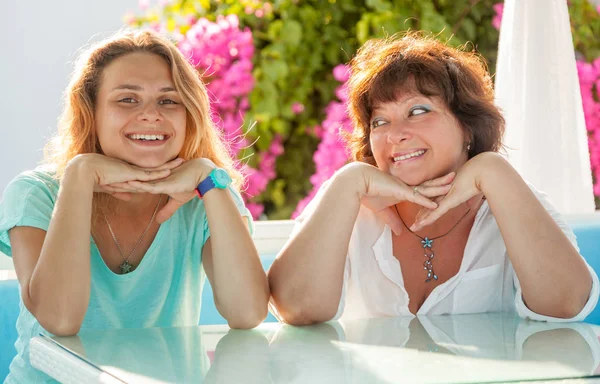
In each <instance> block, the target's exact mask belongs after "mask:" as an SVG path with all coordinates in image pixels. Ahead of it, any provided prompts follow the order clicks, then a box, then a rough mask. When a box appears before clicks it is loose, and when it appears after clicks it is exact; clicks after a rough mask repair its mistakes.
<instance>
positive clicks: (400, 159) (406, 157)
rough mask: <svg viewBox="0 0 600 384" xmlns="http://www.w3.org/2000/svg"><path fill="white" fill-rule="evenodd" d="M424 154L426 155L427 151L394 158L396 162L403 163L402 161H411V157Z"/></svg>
mask: <svg viewBox="0 0 600 384" xmlns="http://www.w3.org/2000/svg"><path fill="white" fill-rule="evenodd" d="M424 153H425V150H423V149H422V150H420V151H417V152H413V153H409V154H407V155H402V156H398V157H394V161H402V160H406V159H410V158H411V157H416V156H421V155H422V154H424Z"/></svg>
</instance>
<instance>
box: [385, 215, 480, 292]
mask: <svg viewBox="0 0 600 384" xmlns="http://www.w3.org/2000/svg"><path fill="white" fill-rule="evenodd" d="M394 208H396V213H397V214H398V218H399V219H400V221H401V222H402V225H404V228H406V229H408V232H410V233H412V234H413V235H415V236H416V237H418V238H419V239H421V245H422V246H423V252H424V256H425V261H424V262H423V269H424V270H425V271H426V272H427V278H426V279H425V282H426V283H428V282H430V281H431V280H432V279H433V280H437V279H438V276H437V275H436V274H435V272H434V271H433V263H432V261H433V257H434V253H433V241H434V240H437V239H439V238H441V237H444V236H446V235H447V234H449V233H450V232H452V230H454V228H456V227H457V226H458V224H460V222H461V221H463V219H464V218H465V217H467V215H468V214H469V212H471V208H469V209H467V212H465V214H464V215H462V217H461V218H460V219H459V220H458V221H457V222H456V224H454V225H453V226H452V228H450V229H449V230H448V232H446V233H444V234H443V235H439V236H436V237H432V238H431V239H430V238H429V237H427V236H425V237H421V236H419V235H417V234H416V233H414V232H413V231H411V230H410V228H408V226H407V225H406V223H405V222H404V220H402V216H400V212H399V211H398V207H397V206H396V205H394ZM427 248H429V253H428V252H427Z"/></svg>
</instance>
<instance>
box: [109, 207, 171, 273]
mask: <svg viewBox="0 0 600 384" xmlns="http://www.w3.org/2000/svg"><path fill="white" fill-rule="evenodd" d="M161 201H162V196H161V197H160V198H159V199H158V203H156V207H155V208H154V213H153V214H152V218H151V219H150V222H149V223H148V225H147V226H146V229H144V232H143V233H142V236H140V238H139V239H138V241H137V243H135V245H134V246H133V249H132V250H131V252H129V255H128V256H127V257H125V253H124V252H123V250H122V249H121V246H120V245H119V242H118V241H117V237H116V236H115V233H114V232H113V229H112V227H111V226H110V223H109V222H108V217H106V213H104V211H102V215H103V216H104V220H105V221H106V225H107V226H108V230H109V231H110V234H111V235H112V238H113V240H114V242H115V245H116V246H117V249H118V250H119V252H120V253H121V257H122V258H123V263H121V265H119V269H120V270H121V274H122V275H124V274H126V273H129V272H131V271H132V270H131V269H132V268H133V265H131V264H129V259H130V258H131V255H133V253H134V252H135V250H136V248H137V247H138V245H140V243H141V242H142V239H143V238H144V236H146V232H148V229H150V225H151V224H152V222H153V221H154V217H155V216H156V212H158V207H159V206H160V202H161Z"/></svg>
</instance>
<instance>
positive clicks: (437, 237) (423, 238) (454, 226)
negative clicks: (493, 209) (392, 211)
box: [394, 205, 471, 241]
mask: <svg viewBox="0 0 600 384" xmlns="http://www.w3.org/2000/svg"><path fill="white" fill-rule="evenodd" d="M394 208H396V213H397V214H398V218H399V219H400V221H401V222H402V225H404V228H406V229H408V232H410V233H412V234H413V235H415V236H417V237H418V238H419V239H421V240H425V239H429V238H428V237H427V236H425V237H421V236H419V235H417V234H416V233H414V232H413V231H411V230H410V228H408V226H407V225H406V224H405V223H404V220H402V216H400V212H398V207H397V206H396V205H394ZM469 212H471V208H469V209H467V212H465V214H464V215H462V217H461V218H460V219H458V221H457V222H456V224H454V225H453V226H452V228H450V229H449V230H448V232H446V233H444V234H443V235H439V236H436V237H432V238H431V239H429V240H431V241H433V240H436V239H439V238H441V237H444V236H446V235H447V234H449V233H450V232H452V230H453V229H454V228H456V227H457V226H458V224H460V222H461V221H462V220H463V219H464V218H465V217H466V216H467V215H468V214H469Z"/></svg>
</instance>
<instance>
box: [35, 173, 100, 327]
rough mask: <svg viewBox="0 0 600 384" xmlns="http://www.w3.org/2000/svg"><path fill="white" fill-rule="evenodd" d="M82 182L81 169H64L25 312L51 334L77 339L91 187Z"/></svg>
mask: <svg viewBox="0 0 600 384" xmlns="http://www.w3.org/2000/svg"><path fill="white" fill-rule="evenodd" d="M85 178H86V176H85V170H84V169H82V167H79V166H77V165H75V166H73V167H71V166H70V167H69V168H68V169H67V172H66V174H65V176H64V179H63V181H62V183H61V187H60V190H59V193H58V198H57V202H56V205H55V208H54V212H53V216H52V219H51V221H50V226H49V228H48V231H47V234H46V237H45V239H44V244H43V246H42V249H41V252H40V256H39V259H38V262H37V264H36V266H35V268H34V270H33V273H32V275H31V279H30V280H29V282H28V288H29V289H28V290H27V293H28V297H27V299H28V301H29V306H28V308H30V309H32V313H33V315H34V316H35V317H36V318H37V319H38V321H39V322H40V324H41V325H42V326H44V327H45V328H46V329H47V330H48V331H50V332H52V333H55V334H74V333H77V332H78V330H79V327H80V326H81V323H82V322H83V318H84V316H85V313H86V311H87V307H88V303H89V297H90V226H91V215H92V197H93V183H90V182H87V183H86V182H84V180H85Z"/></svg>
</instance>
